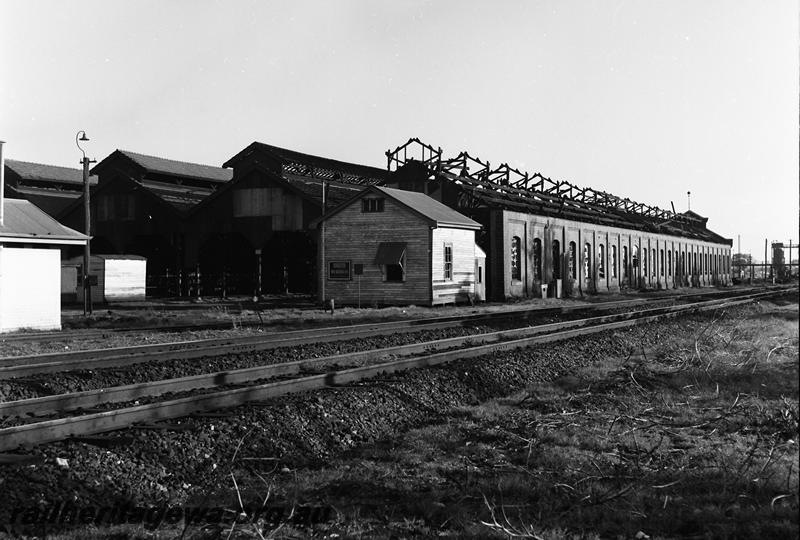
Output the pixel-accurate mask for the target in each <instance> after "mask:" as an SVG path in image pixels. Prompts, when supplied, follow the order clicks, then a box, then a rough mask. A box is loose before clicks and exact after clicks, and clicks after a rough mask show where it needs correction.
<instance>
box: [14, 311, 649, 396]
mask: <svg viewBox="0 0 800 540" xmlns="http://www.w3.org/2000/svg"><path fill="white" fill-rule="evenodd" d="M637 305H644V303H642V302H641V301H628V300H625V301H620V302H613V303H604V304H602V305H593V304H587V305H579V306H568V307H566V308H563V309H562V308H558V309H559V312H560V313H567V312H581V311H597V310H600V309H615V308H621V307H635V306H637ZM543 311H545V310H542V309H539V310H512V311H505V312H498V313H488V314H477V315H468V316H466V317H464V316H462V317H459V316H451V317H439V318H436V319H413V320H409V321H399V322H398V321H395V322H385V323H371V324H360V325H351V326H336V327H329V328H324V329H320V330H319V331H318V332H314V331H308V330H296V331H291V332H281V333H275V334H267V335H263V336H239V337H234V336H231V337H226V338H216V339H205V340H193V341H183V342H172V343H154V344H148V345H139V346H134V347H118V348H109V349H95V350H87V351H80V350H78V351H71V352H68V353H61V352H58V353H46V354H38V355H29V356H16V357H6V358H0V380H3V379H12V378H17V377H25V376H29V375H35V374H42V373H56V372H61V371H70V370H78V369H87V370H88V369H101V368H108V367H119V366H127V365H133V364H137V363H143V362H151V361H158V362H167V361H172V360H187V359H192V358H201V357H207V356H214V355H221V354H237V353H249V352H257V351H264V350H270V349H276V348H279V347H293V346H300V345H307V344H309V343H330V342H335V341H343V340H348V339H355V338H364V337H372V336H378V335H386V334H392V333H398V332H418V331H423V330H432V329H442V328H449V327H454V326H466V325H470V324H476V323H480V322H497V321H502V320H507V319H528V318H531V317H539V316H546V315H549V314H550V313H549V310H548V313H542V312H543Z"/></svg>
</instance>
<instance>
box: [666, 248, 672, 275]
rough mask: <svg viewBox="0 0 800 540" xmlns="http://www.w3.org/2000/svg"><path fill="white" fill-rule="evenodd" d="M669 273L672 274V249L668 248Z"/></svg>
mask: <svg viewBox="0 0 800 540" xmlns="http://www.w3.org/2000/svg"><path fill="white" fill-rule="evenodd" d="M667 275H668V276H672V251H670V250H667Z"/></svg>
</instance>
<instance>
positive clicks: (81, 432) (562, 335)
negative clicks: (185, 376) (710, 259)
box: [0, 291, 779, 451]
mask: <svg viewBox="0 0 800 540" xmlns="http://www.w3.org/2000/svg"><path fill="white" fill-rule="evenodd" d="M775 294H776V292H774V291H773V292H771V293H761V294H758V295H748V296H747V297H745V298H741V299H724V300H714V301H709V302H705V303H702V304H695V305H689V306H676V307H675V308H676V309H673V310H668V311H667V312H665V313H661V314H657V315H646V316H639V317H636V316H635V314H631V315H634V316H633V317H632V318H628V319H625V320H621V321H616V322H610V323H601V324H597V325H594V326H589V327H586V326H583V327H579V328H573V329H569V330H564V331H560V332H555V333H551V334H545V335H540V336H533V337H524V338H521V339H514V340H511V341H501V342H496V343H491V344H484V345H479V346H475V347H470V348H467V349H456V350H452V351H446V352H440V353H434V354H429V355H424V356H418V357H413V358H407V359H401V360H393V361H389V362H383V363H380V364H376V365H370V366H364V367H356V368H349V369H343V370H339V371H331V372H329V373H326V374H321V375H312V376H307V377H301V378H296V379H289V380H285V381H278V382H270V383H265V384H258V385H255V386H246V387H244V388H237V389H233V390H225V391H220V392H211V393H207V394H202V395H199V396H190V397H185V398H180V399H174V400H169V401H161V402H155V403H150V404H146V405H138V406H134V407H126V408H121V409H114V410H109V411H104V412H98V413H92V414H85V415H80V416H74V417H68V418H59V419H55V420H45V421H42V422H36V423H31V424H24V425H20V426H14V427H9V428H4V429H0V451H6V450H11V449H15V448H18V447H20V446H24V445H33V444H41V443H46V442H53V441H56V440H62V439H65V438H69V437H75V436H85V435H92V434H97V433H103V432H107V431H114V430H118V429H121V428H125V427H129V426H132V425H134V424H136V423H139V422H153V421H158V420H166V419H171V418H177V417H181V416H186V415H188V414H191V413H197V412H203V411H209V410H214V409H224V408H230V407H235V406H239V405H243V404H246V403H248V402H253V401H263V400H266V399H271V398H274V397H278V396H282V395H285V394H289V393H296V392H304V391H308V390H313V389H320V388H324V387H330V386H337V385H341V384H346V383H352V382H357V381H360V380H362V379H367V378H370V377H374V376H376V375H379V374H386V373H394V372H398V371H404V370H408V369H413V368H419V367H427V366H436V365H440V364H444V363H447V362H451V361H454V360H460V359H466V358H474V357H477V356H482V355H485V354H489V353H493V352H498V351H507V350H513V349H518V348H522V347H528V346H530V345H533V344H542V343H550V342H555V341H561V340H565V339H570V338H573V337H578V336H584V335H589V334H594V333H598V332H603V331H606V330H613V329H619V328H625V327H628V326H634V325H638V324H643V323H646V322H651V321H656V320H659V319H663V318H670V317H676V316H679V315H681V314H684V313H691V312H700V311H708V310H716V309H721V308H725V307H730V306H735V305H739V304H744V303H748V302H751V301H753V300H755V299H758V298H764V297H767V296H772V295H775ZM777 294H779V293H777Z"/></svg>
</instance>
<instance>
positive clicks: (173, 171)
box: [104, 150, 233, 183]
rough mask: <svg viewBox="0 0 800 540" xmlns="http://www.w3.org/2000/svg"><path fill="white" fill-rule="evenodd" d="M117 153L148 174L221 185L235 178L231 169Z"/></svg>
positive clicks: (143, 155)
mask: <svg viewBox="0 0 800 540" xmlns="http://www.w3.org/2000/svg"><path fill="white" fill-rule="evenodd" d="M117 152H119V153H120V154H122V155H124V156H126V157H127V158H129V159H131V160H132V161H134V162H135V163H136V164H137V165H139V166H141V167H142V168H144V169H145V170H147V171H148V172H153V173H159V174H170V175H174V176H183V177H187V178H197V179H200V180H207V181H211V182H219V183H224V182H227V181H228V180H230V179H231V178H233V171H232V170H231V169H223V168H222V167H214V166H212V165H201V164H199V163H188V162H185V161H176V160H174V159H166V158H161V157H156V156H148V155H145V154H138V153H136V152H131V151H129V150H117ZM109 157H110V156H109ZM106 159H108V158H106ZM104 161H105V160H104Z"/></svg>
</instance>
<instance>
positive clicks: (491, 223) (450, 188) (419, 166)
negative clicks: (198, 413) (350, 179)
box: [386, 139, 733, 300]
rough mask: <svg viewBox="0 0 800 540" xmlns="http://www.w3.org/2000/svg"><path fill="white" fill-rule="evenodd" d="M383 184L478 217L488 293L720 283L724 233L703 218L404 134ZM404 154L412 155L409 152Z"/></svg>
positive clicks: (495, 296)
mask: <svg viewBox="0 0 800 540" xmlns="http://www.w3.org/2000/svg"><path fill="white" fill-rule="evenodd" d="M386 155H387V159H388V168H389V169H393V174H392V176H391V179H390V181H389V182H387V184H386V185H387V186H391V187H397V188H400V189H406V190H410V191H417V192H421V193H425V194H427V195H429V196H431V197H433V198H435V199H436V200H438V201H440V202H442V203H443V204H445V205H447V206H449V207H450V208H453V209H455V210H457V211H459V212H461V213H463V214H464V215H467V216H469V217H471V218H472V219H474V220H475V221H477V222H479V223H481V224H482V225H483V231H482V232H481V234H480V235H479V239H478V243H479V244H480V245H481V247H482V248H483V249H484V250H485V251H486V254H487V270H488V276H487V281H488V283H489V290H488V296H489V298H490V299H492V300H503V299H505V298H511V297H524V296H541V295H542V291H545V294H546V295H550V296H553V295H554V293H555V292H557V289H558V285H559V283H561V285H562V286H563V290H564V292H565V293H566V294H583V293H602V292H614V291H619V290H620V289H626V288H636V289H663V288H673V287H684V286H694V287H699V286H709V285H724V284H728V283H730V280H731V277H730V268H731V252H730V251H731V246H732V244H733V242H732V240H730V239H727V238H724V237H722V236H720V235H719V234H717V233H715V232H713V231H711V230H709V229H708V227H707V222H708V218H705V217H703V216H700V215H698V214H697V213H695V212H691V211H687V212H684V213H682V214H678V213H675V212H671V211H667V210H662V209H660V208H656V207H652V206H648V205H645V204H641V203H637V202H635V201H632V200H630V199H627V198H620V197H617V196H615V195H612V194H610V193H606V192H604V191H599V190H595V189H592V188H580V187H578V186H574V185H572V184H570V183H569V182H564V181H558V180H551V179H549V178H545V177H543V176H542V175H540V174H535V175H529V174H528V173H524V172H521V171H519V170H517V169H514V168H512V167H510V166H508V165H507V164H502V165H500V166H498V167H495V168H491V167H490V166H489V163H488V162H484V161H481V160H479V159H477V158H474V157H472V156H470V155H469V154H468V153H466V152H462V153H460V154H459V155H457V156H455V157H453V158H449V159H448V158H445V157H444V156H443V155H442V150H441V149H440V148H435V147H433V146H430V145H427V144H425V143H422V142H421V141H419V140H418V139H410V140H409V141H408V142H407V143H405V144H404V145H401V146H399V147H398V148H397V149H395V150H394V151H389V152H387V153H386ZM412 156H416V157H417V158H416V159H413V158H412Z"/></svg>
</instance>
